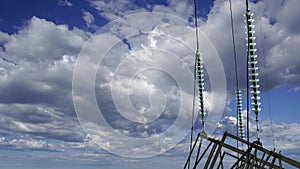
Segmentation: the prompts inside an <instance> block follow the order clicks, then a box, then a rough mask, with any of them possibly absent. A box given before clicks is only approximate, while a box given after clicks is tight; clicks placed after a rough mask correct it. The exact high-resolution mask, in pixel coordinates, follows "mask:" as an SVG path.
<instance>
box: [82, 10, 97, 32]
mask: <svg viewBox="0 0 300 169" xmlns="http://www.w3.org/2000/svg"><path fill="white" fill-rule="evenodd" d="M82 15H83V20H84V21H85V24H86V26H87V27H89V28H93V29H98V27H97V26H96V25H95V17H94V15H92V14H91V13H90V12H88V11H85V10H83V11H82Z"/></svg>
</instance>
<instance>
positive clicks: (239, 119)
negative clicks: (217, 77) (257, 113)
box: [229, 0, 244, 146]
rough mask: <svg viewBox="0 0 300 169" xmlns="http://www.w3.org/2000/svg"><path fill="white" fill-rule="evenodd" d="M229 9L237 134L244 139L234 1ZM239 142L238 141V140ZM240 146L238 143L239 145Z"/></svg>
mask: <svg viewBox="0 0 300 169" xmlns="http://www.w3.org/2000/svg"><path fill="white" fill-rule="evenodd" d="M229 9H230V21H231V36H232V45H233V55H234V69H235V82H236V84H235V85H236V102H237V104H236V105H237V116H236V117H237V126H236V127H237V130H236V131H237V136H240V138H242V139H244V130H243V119H242V114H241V113H242V99H241V90H240V85H239V77H238V65H237V53H236V44H235V35H234V21H233V12H232V2H231V0H229ZM237 144H238V142H237ZM237 146H238V145H237Z"/></svg>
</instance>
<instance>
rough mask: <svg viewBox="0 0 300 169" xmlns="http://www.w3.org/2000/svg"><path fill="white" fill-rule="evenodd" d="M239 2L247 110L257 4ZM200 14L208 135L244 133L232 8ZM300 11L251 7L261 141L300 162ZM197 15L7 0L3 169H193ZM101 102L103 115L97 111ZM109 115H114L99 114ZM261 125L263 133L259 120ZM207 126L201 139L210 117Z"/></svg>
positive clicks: (1, 80)
mask: <svg viewBox="0 0 300 169" xmlns="http://www.w3.org/2000/svg"><path fill="white" fill-rule="evenodd" d="M232 3H233V18H234V26H235V32H234V33H235V37H236V42H237V43H236V45H237V49H238V50H237V56H238V66H239V67H238V76H239V79H240V84H241V89H242V92H243V102H244V103H245V95H244V94H245V86H246V84H245V73H246V69H245V67H244V66H245V63H246V62H245V61H246V60H245V56H244V55H245V51H246V46H245V44H246V41H245V34H244V31H245V28H244V26H245V25H244V24H245V23H244V21H243V20H244V18H243V14H244V11H245V4H244V1H243V0H232ZM197 4H198V7H199V8H198V11H197V16H198V18H199V19H198V21H199V22H198V23H199V30H200V50H201V52H202V54H203V58H204V66H205V68H206V73H205V85H206V86H205V88H206V92H205V93H204V96H205V102H206V110H207V112H208V118H207V123H208V129H207V130H208V132H211V133H209V134H210V135H212V136H217V134H216V132H215V133H213V131H214V129H215V127H216V126H218V131H229V132H231V133H235V128H234V127H235V124H236V119H235V118H234V117H235V114H236V112H235V111H236V110H235V98H234V91H235V72H234V67H233V52H232V43H231V41H232V39H231V27H230V17H229V16H230V14H229V3H228V1H223V0H210V1H203V2H202V1H198V2H197ZM299 5H300V2H299V1H298V0H275V1H268V0H266V1H263V0H261V1H251V3H250V9H251V11H252V12H253V13H254V17H255V18H254V19H255V23H254V24H255V25H256V27H255V30H256V34H255V35H256V37H257V38H256V43H257V48H258V51H257V54H258V61H259V71H260V76H259V77H260V86H261V87H260V89H261V91H262V93H261V97H262V99H261V102H262V106H261V107H262V111H261V113H260V115H259V117H260V128H261V139H262V142H263V144H264V145H265V146H266V147H267V148H271V149H273V148H274V147H275V148H276V149H277V150H281V151H282V154H284V155H287V156H289V157H292V158H294V159H296V160H300V154H299V152H300V144H299V143H300V137H299V136H300V115H299V109H300V105H299V103H298V102H299V100H300V60H299V59H298V55H299V53H300V49H299V47H298V46H299V45H298V44H299V43H300V25H299V23H300V20H299V15H300V13H299V10H298V8H297V7H298V6H299ZM145 12H146V13H145ZM147 12H150V13H147ZM193 12H194V11H193V1H191V0H189V1H186V2H185V1H180V0H164V1H159V2H156V1H154V0H142V1H135V0H116V1H112V0H103V1H97V0H86V1H75V0H52V1H50V0H47V1H39V0H28V1H17V0H3V1H1V2H0V168H4V169H10V168H14V169H18V168H22V169H27V168H28V169H34V168H49V169H50V168H51V169H68V168H72V169H77V168H78V169H81V168H85V169H86V168H90V169H93V168H105V169H106V168H107V169H108V168H114V169H117V168H126V169H127V168H128V169H129V168H130V169H131V168H145V169H147V168H182V166H183V163H184V160H185V157H186V155H187V152H188V136H189V125H190V121H191V120H190V115H191V114H190V112H191V104H192V88H191V86H192V80H191V77H192V76H191V75H192V74H191V72H190V69H191V68H192V66H193V63H192V62H193V57H194V50H195V47H196V45H195V37H194V33H195V27H194V24H193V19H194V13H193ZM161 13H167V14H168V15H163V14H161ZM116 19H117V20H116ZM100 56H103V58H101V60H100ZM97 59H98V60H97ZM76 61H77V64H76ZM82 63H83V64H82ZM88 64H90V65H88ZM85 71H86V72H85ZM88 71H90V72H88ZM92 71H95V75H94V76H93V74H92V73H93V72H92ZM90 85H91V86H90ZM89 87H90V88H89ZM90 94H91V95H93V96H95V100H89V99H90ZM127 100H129V101H130V102H128V103H127V102H126V101H127ZM93 101H95V103H97V108H98V109H99V110H100V111H99V110H97V111H94V109H93V108H92V106H93V105H92V104H91V102H93ZM243 109H245V105H244V107H243ZM82 110H83V113H82ZM98 111H99V112H100V113H101V114H102V116H98V115H95V114H93V113H95V112H98ZM99 112H98V113H99ZM218 112H219V113H218ZM243 112H244V114H245V110H244V111H243ZM221 115H222V116H221ZM216 116H218V117H216ZM99 117H101V118H103V119H100V121H97V120H99V119H98V118H99ZM85 118H86V119H85ZM78 119H79V120H78ZM177 119H180V120H177ZM251 119H252V120H251V122H250V123H251V124H250V125H251V130H250V132H251V133H252V134H254V130H255V128H254V120H253V119H254V115H253V114H252V116H251ZM84 120H91V121H92V122H91V123H85V121H84ZM94 120H96V122H94ZM101 120H102V121H101ZM270 120H273V121H272V123H270ZM89 122H90V121H89ZM80 124H81V125H80ZM82 124H83V125H82ZM195 124H196V130H197V131H198V130H199V129H200V128H201V127H200V117H198V118H197V120H196V122H195ZM271 124H272V125H271ZM107 125H109V126H111V127H112V129H111V128H109V127H107ZM271 130H273V133H271V132H270V131H271ZM220 133H222V132H220ZM120 136H121V137H120ZM123 136H124V137H123ZM133 138H134V139H133ZM157 139H158V140H157ZM251 139H253V140H254V139H255V138H251ZM273 140H274V143H275V145H274V144H273ZM148 156H151V157H150V158H142V157H148ZM127 157H139V158H127Z"/></svg>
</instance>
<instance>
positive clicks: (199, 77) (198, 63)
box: [196, 51, 205, 122]
mask: <svg viewBox="0 0 300 169" xmlns="http://www.w3.org/2000/svg"><path fill="white" fill-rule="evenodd" d="M196 78H197V82H198V90H199V92H198V96H199V108H200V110H199V113H200V115H201V118H202V122H204V116H205V110H204V94H203V93H204V74H203V61H202V56H201V54H200V53H199V51H197V52H196Z"/></svg>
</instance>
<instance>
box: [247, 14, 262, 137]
mask: <svg viewBox="0 0 300 169" xmlns="http://www.w3.org/2000/svg"><path fill="white" fill-rule="evenodd" d="M253 22H254V19H253V13H251V12H250V10H247V11H246V23H247V32H246V33H247V47H248V51H247V53H248V70H249V71H248V77H249V83H250V88H251V91H250V93H251V95H252V96H251V100H252V103H251V105H252V111H253V112H254V114H255V123H256V132H257V141H258V143H260V141H259V139H260V138H259V123H258V114H259V112H260V111H261V108H260V104H261V103H260V102H259V100H260V96H259V94H260V91H259V85H258V82H259V78H258V75H259V73H258V67H257V63H258V61H257V60H256V58H257V55H256V51H257V49H256V48H255V46H256V43H255V42H254V40H255V36H254V33H255V31H254V30H253V28H254V25H253ZM248 132H249V131H248Z"/></svg>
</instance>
